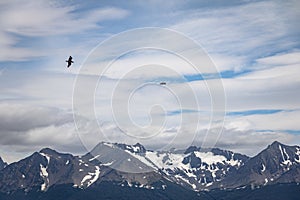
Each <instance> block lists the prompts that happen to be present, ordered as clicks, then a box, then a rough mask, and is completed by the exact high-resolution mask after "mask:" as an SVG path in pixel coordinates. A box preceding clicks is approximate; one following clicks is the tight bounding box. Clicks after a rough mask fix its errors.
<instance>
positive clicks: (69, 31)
mask: <svg viewBox="0 0 300 200" xmlns="http://www.w3.org/2000/svg"><path fill="white" fill-rule="evenodd" d="M299 8H300V4H299V2H298V1H296V0H287V1H284V2H283V1H276V0H275V1H268V0H262V1H230V2H227V1H220V0H214V1H201V0H200V1H197V0H188V1H180V0H173V1H168V2H161V1H158V0H150V1H147V2H142V1H134V0H133V1H129V2H126V1H84V2H82V1H33V0H32V1H31V0H30V1H26V3H24V1H18V0H14V1H1V3H0V46H1V50H0V51H1V52H0V91H1V94H0V134H1V138H2V139H1V143H0V156H2V157H3V158H4V159H5V160H7V161H9V162H11V161H14V160H17V159H19V158H20V157H22V156H24V155H27V154H29V153H31V152H32V151H37V150H39V149H40V148H42V147H45V146H49V147H52V148H55V149H57V150H61V151H66V152H74V153H82V152H84V151H86V149H85V148H88V147H87V146H89V145H90V146H92V145H94V143H93V142H94V141H92V139H90V140H87V141H82V136H80V134H79V135H78V131H77V130H76V128H78V127H76V126H75V124H74V120H73V114H74V110H73V107H74V106H73V100H74V96H73V95H74V93H73V89H74V88H73V87H74V85H76V84H75V82H76V77H77V76H78V75H80V74H81V73H82V70H81V69H82V68H83V66H84V65H87V63H90V64H99V63H100V62H106V61H109V59H110V58H109V57H106V58H104V57H101V58H100V59H99V60H97V62H99V63H92V62H91V61H90V59H91V55H93V52H94V54H95V53H100V54H99V55H101V52H97V51H98V50H100V47H99V46H98V47H99V48H96V47H97V45H99V44H101V42H103V41H108V40H109V39H110V38H111V37H112V36H114V35H116V34H119V33H121V32H124V31H128V30H130V29H135V28H144V27H157V28H163V29H165V30H172V31H174V32H176V33H178V34H181V35H183V36H184V37H187V38H189V39H190V40H191V41H195V42H196V43H197V44H199V48H201V49H202V50H203V51H204V52H206V55H207V58H206V60H203V61H207V60H208V58H209V59H210V60H211V61H212V62H213V63H214V65H215V67H216V69H217V70H218V72H219V73H215V72H213V73H212V72H211V71H209V70H208V71H205V70H204V72H203V73H202V74H199V73H195V72H194V71H192V70H191V69H189V67H188V65H187V64H186V63H185V62H183V61H182V60H180V59H179V58H178V57H177V58H176V56H175V57H174V55H171V54H170V52H163V51H148V50H142V51H135V52H133V53H128V54H126V55H123V56H122V57H120V58H119V59H118V60H117V61H116V62H115V64H114V65H113V66H112V67H111V68H110V69H109V70H108V71H107V74H105V79H104V81H103V83H102V84H103V85H102V86H101V85H100V86H99V87H98V88H99V89H97V88H96V89H95V93H96V95H95V98H96V100H97V102H96V103H95V106H94V103H93V106H94V109H95V115H96V121H97V120H98V121H97V122H94V121H93V120H95V119H87V118H86V117H87V116H76V117H78V119H80V120H82V121H84V120H86V121H84V122H82V124H84V126H85V130H86V131H87V132H89V134H91V138H93V135H94V134H97V131H98V130H99V129H101V131H102V132H104V133H105V134H104V137H100V139H102V140H109V141H118V142H122V141H123V142H129V143H134V142H141V143H144V144H145V145H146V146H148V147H149V148H158V147H162V146H167V145H166V144H165V143H164V142H163V141H164V140H169V139H170V138H169V136H170V135H172V134H173V135H177V136H178V139H175V140H174V146H176V144H177V142H176V141H178V143H180V141H185V140H184V138H192V141H191V139H186V142H185V143H184V144H178V146H179V147H185V146H187V145H188V144H190V143H191V142H194V143H196V144H199V145H201V144H202V143H201V142H203V135H205V134H203V133H207V131H208V130H211V131H212V132H213V130H214V128H216V127H220V126H222V130H223V132H222V134H221V136H220V138H219V140H218V142H217V144H215V145H217V146H218V147H221V148H222V147H226V148H228V146H229V147H230V148H231V150H234V151H242V152H243V153H246V154H249V155H253V154H255V153H257V150H258V149H262V148H264V147H265V146H266V145H267V144H269V143H271V142H273V141H274V140H279V141H281V142H283V143H287V144H298V145H299V144H300V135H299V132H300V123H299V119H300V101H299V99H300V82H299V75H300V28H299V27H300V26H299V18H300V12H299V10H300V9H299ZM148 39H151V38H138V37H137V38H135V36H134V35H133V36H132V37H131V38H128V41H124V42H128V43H130V42H135V41H142V40H148ZM154 39H155V40H156V41H158V42H161V43H164V38H161V35H157V37H156V38H154ZM115 45H116V46H111V48H109V49H106V50H107V52H110V51H112V52H113V50H115V49H114V48H117V47H118V45H121V44H115ZM169 45H170V46H172V48H173V47H174V48H176V49H178V50H179V51H182V52H184V51H188V50H189V49H186V47H185V46H184V44H183V43H180V41H179V40H178V41H174V43H172V44H169ZM69 55H72V56H73V58H74V61H75V63H74V65H73V66H72V68H70V69H67V68H66V63H65V60H66V59H67V58H68V56H69ZM95 55H97V54H95ZM106 55H108V53H107V54H106ZM152 61H159V62H158V63H159V64H161V65H164V66H165V68H164V69H163V68H161V69H159V70H157V71H155V70H156V68H155V70H149V69H150V68H148V69H147V67H146V68H145V69H144V71H143V70H142V69H141V71H135V68H132V66H133V65H136V64H139V65H146V64H148V65H150V64H151V62H152ZM203 65H206V63H205V62H204V63H203ZM156 67H158V68H159V66H156ZM91 69H92V70H91V71H88V72H86V74H82V75H84V80H85V81H84V86H86V87H87V88H88V87H89V86H90V84H91V82H93V81H96V80H98V79H99V74H97V73H96V72H97V67H94V68H91ZM151 69H152V68H151ZM153 69H154V68H153ZM175 69H176V70H177V72H179V74H180V75H182V76H181V77H180V78H178V77H176V73H174V74H172V73H171V71H172V70H175ZM168 70H169V71H168ZM170 70H171V71H170ZM129 72H135V73H132V74H130V73H129ZM84 73H85V72H84ZM126 73H129V75H128V78H127V79H126V80H125V79H124V78H123V79H122V78H121V77H122V76H123V75H124V74H126ZM177 75H178V74H177ZM220 77H221V78H220ZM161 79H163V80H164V81H166V82H167V87H165V88H161V87H160V88H157V87H156V85H155V83H157V82H159V81H160V80H161ZM120 80H121V83H122V84H123V85H122V86H120V89H119V90H118V91H117V92H119V93H118V95H121V96H120V99H123V98H125V97H128V96H126V95H127V94H126V92H125V91H130V88H137V87H138V86H139V85H141V84H146V83H151V84H152V83H154V86H153V84H152V86H153V88H152V86H151V87H150V85H151V84H150V85H147V87H146V86H145V87H144V86H143V87H140V88H142V89H140V90H137V93H136V95H135V96H133V97H132V98H133V100H132V102H133V105H134V106H133V105H129V104H128V105H129V108H132V109H133V110H132V111H129V112H130V115H131V117H132V118H131V120H133V121H134V123H136V124H138V125H139V126H140V127H143V126H145V125H147V124H148V125H149V123H151V122H153V121H154V122H157V123H158V124H160V122H162V121H163V122H165V123H164V126H165V127H164V129H163V131H165V133H166V134H165V135H162V136H161V138H160V137H159V136H157V138H154V139H153V140H152V139H149V140H142V141H139V140H138V139H137V138H139V133H135V130H133V129H131V127H130V124H127V122H128V121H126V120H125V119H123V118H120V119H122V120H121V121H122V123H123V124H122V123H121V124H116V123H113V120H114V119H113V113H112V109H110V107H109V106H108V105H111V98H110V97H111V95H112V91H113V89H114V88H113V86H115V85H116V84H117V83H118V81H120ZM220 80H221V81H222V84H223V87H224V92H225V96H226V110H224V111H225V112H226V113H227V116H226V118H225V119H224V121H223V122H222V123H221V122H220V123H219V124H218V123H216V124H210V121H209V119H210V117H211V115H212V112H211V109H212V106H213V104H212V101H211V99H210V98H211V96H210V95H211V92H212V91H209V90H208V89H207V84H214V81H220ZM92 87H94V86H92ZM103 87H105V89H104V90H102V89H103ZM189 89H191V90H189ZM187 91H194V92H195V96H193V97H195V99H196V101H198V102H196V103H195V102H192V100H193V98H190V96H189V94H188V93H187ZM171 92H174V94H176V95H177V97H178V96H179V97H181V98H183V99H180V100H182V101H183V102H186V105H187V106H186V107H182V106H180V105H178V104H177V103H178V101H177V100H176V98H174V96H172V95H171V94H173V93H171ZM123 100H124V99H123ZM127 100H128V99H127ZM150 100H151V101H150ZM128 102H131V101H128ZM196 104H197V105H198V106H199V107H197V106H196ZM155 105H159V106H160V108H159V106H158V107H155ZM99 113H100V114H99ZM75 115H76V114H75ZM120 116H122V115H120ZM159 116H163V117H164V118H160V117H159ZM195 118H197V119H198V121H197V120H192V119H195ZM182 119H183V121H182ZM186 119H190V124H186V123H187V121H189V120H187V121H184V120H186ZM155 120H157V121H155ZM75 121H76V120H75ZM125 122H126V123H125ZM182 122H184V124H183V125H182V124H181V123H182ZM193 123H195V124H193ZM16 124H17V125H16ZM77 125H78V124H77ZM197 125H198V127H197V130H196V133H194V132H195V130H192V129H191V127H196V126H197ZM120 126H122V127H123V128H124V129H126V130H127V131H130V134H133V135H135V134H136V135H135V136H137V137H136V138H135V139H134V140H133V139H128V138H127V139H126V138H124V140H122V138H123V137H120V134H122V132H120V129H121V128H120ZM16 127H17V128H16ZM152 128H154V129H155V127H154V126H153V127H152ZM155 130H156V129H155ZM262 130H264V131H262ZM168 134H170V135H168ZM170 137H172V136H170ZM155 139H156V140H155ZM119 140H121V141H119ZM136 140H137V141H136ZM172 141H173V140H172ZM160 142H161V145H158V143H160ZM87 143H88V144H89V145H88V144H87Z"/></svg>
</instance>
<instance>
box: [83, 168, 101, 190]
mask: <svg viewBox="0 0 300 200" xmlns="http://www.w3.org/2000/svg"><path fill="white" fill-rule="evenodd" d="M95 168H96V169H95V172H89V173H88V174H87V175H86V176H84V177H83V179H82V180H81V187H83V186H84V185H86V187H89V186H91V185H92V184H93V183H95V182H96V181H97V180H98V178H99V175H100V168H99V166H95ZM86 182H87V183H86Z"/></svg>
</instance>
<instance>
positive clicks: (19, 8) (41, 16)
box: [0, 0, 129, 61]
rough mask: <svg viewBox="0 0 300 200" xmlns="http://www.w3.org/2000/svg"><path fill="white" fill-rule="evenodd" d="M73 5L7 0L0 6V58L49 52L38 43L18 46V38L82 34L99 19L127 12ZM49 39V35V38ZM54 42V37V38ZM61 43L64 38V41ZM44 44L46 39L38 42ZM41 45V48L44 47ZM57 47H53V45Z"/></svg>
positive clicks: (118, 17) (43, 54)
mask: <svg viewBox="0 0 300 200" xmlns="http://www.w3.org/2000/svg"><path fill="white" fill-rule="evenodd" d="M77 9H78V7H77V6H75V5H58V4H55V3H52V2H46V1H27V2H26V3H24V2H22V1H18V0H17V1H9V2H6V3H2V6H1V8H0V27H1V30H0V36H3V37H0V38H1V39H0V44H2V45H4V46H2V47H1V53H0V60H1V61H22V60H28V59H29V58H34V57H40V56H45V55H49V53H50V52H49V50H48V51H47V53H45V52H44V51H41V48H43V47H40V46H36V45H27V46H26V45H25V47H19V46H18V44H19V42H20V40H21V39H23V38H24V37H26V40H28V41H30V40H33V39H34V38H37V39H40V40H48V39H49V36H52V37H53V36H58V35H60V36H63V35H69V36H70V35H74V34H78V33H83V32H85V31H87V30H91V29H97V28H101V25H99V23H100V22H103V21H107V20H116V19H122V18H124V17H126V16H128V15H129V12H128V11H126V10H124V9H120V8H115V7H104V8H98V9H94V10H90V11H89V12H81V14H80V15H79V13H78V12H75V11H76V10H77ZM46 36H47V37H48V38H44V37H46ZM50 40H51V38H50ZM54 42H55V40H54ZM64 42H65V41H64ZM42 43H46V42H42ZM44 48H45V47H44ZM56 49H57V48H56Z"/></svg>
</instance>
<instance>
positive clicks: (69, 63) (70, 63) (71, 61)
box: [66, 56, 74, 68]
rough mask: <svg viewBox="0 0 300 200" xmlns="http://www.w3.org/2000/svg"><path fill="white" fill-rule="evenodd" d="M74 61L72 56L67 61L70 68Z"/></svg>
mask: <svg viewBox="0 0 300 200" xmlns="http://www.w3.org/2000/svg"><path fill="white" fill-rule="evenodd" d="M72 59H73V58H72V56H70V57H69V59H68V60H66V62H67V63H68V66H67V67H68V68H69V67H70V66H71V65H72V63H74V62H73V60H72Z"/></svg>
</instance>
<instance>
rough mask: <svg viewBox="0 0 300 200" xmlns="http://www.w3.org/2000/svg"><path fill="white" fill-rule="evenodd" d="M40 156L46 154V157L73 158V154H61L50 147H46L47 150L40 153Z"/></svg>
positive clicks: (44, 149)
mask: <svg viewBox="0 0 300 200" xmlns="http://www.w3.org/2000/svg"><path fill="white" fill-rule="evenodd" d="M39 153H40V154H46V155H49V156H62V155H65V156H73V155H72V154H69V153H60V152H58V151H56V150H54V149H51V148H49V147H46V148H43V149H41V150H40V151H39Z"/></svg>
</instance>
